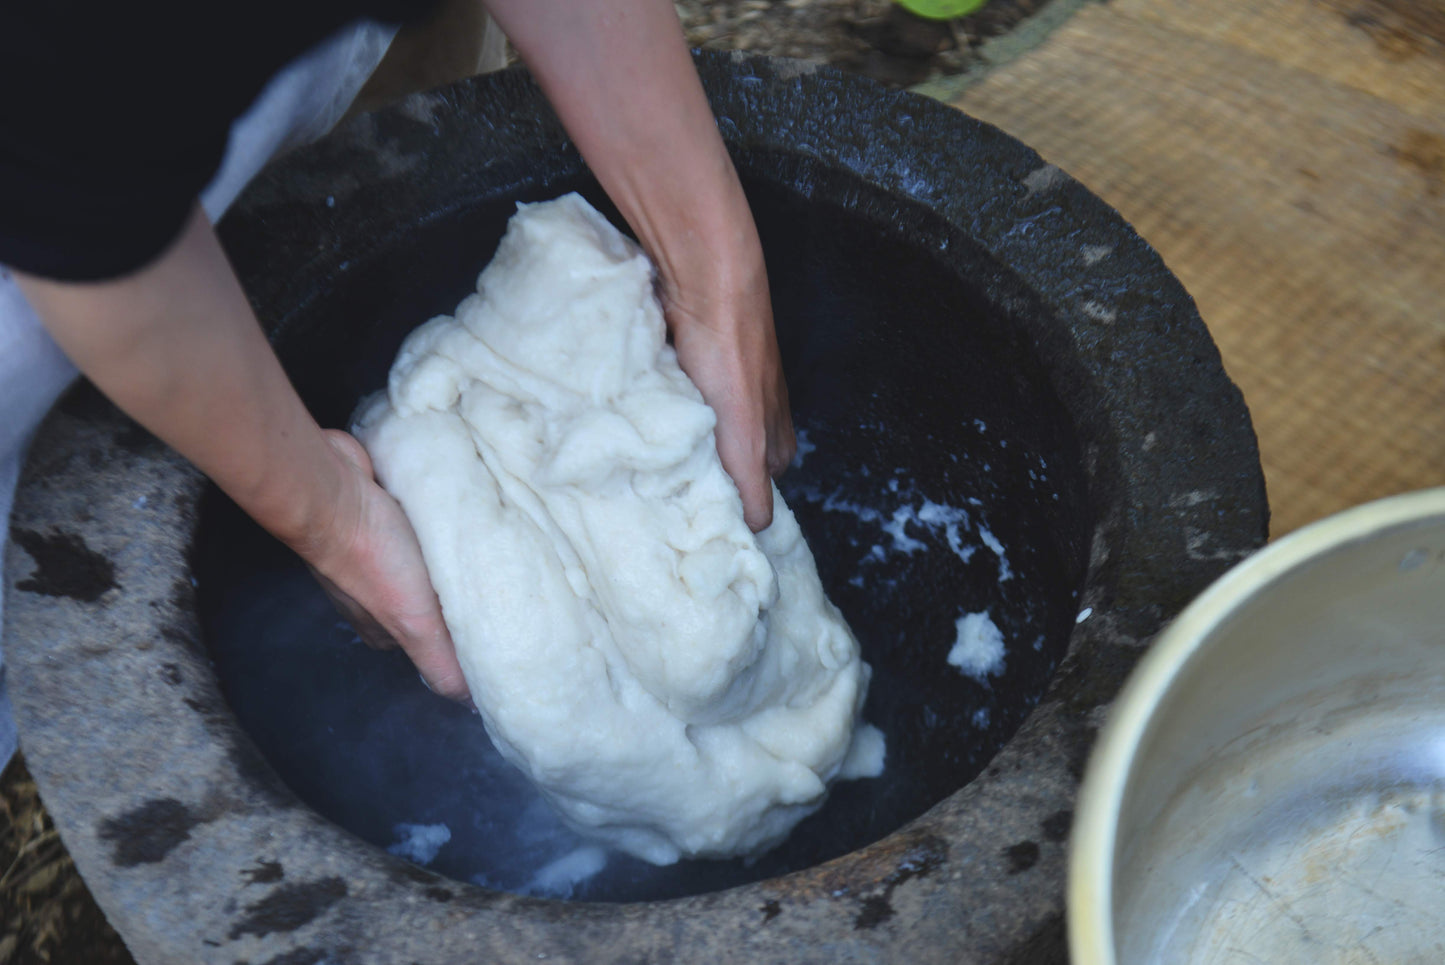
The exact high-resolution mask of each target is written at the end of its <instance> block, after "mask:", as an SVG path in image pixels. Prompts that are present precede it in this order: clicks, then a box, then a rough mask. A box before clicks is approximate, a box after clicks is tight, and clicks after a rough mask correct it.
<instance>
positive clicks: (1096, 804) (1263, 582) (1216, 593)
mask: <svg viewBox="0 0 1445 965" xmlns="http://www.w3.org/2000/svg"><path fill="white" fill-rule="evenodd" d="M1435 517H1439V518H1442V519H1445V486H1441V487H1436V488H1432V489H1423V490H1418V491H1415V492H1409V493H1402V494H1400V495H1396V496H1388V497H1385V498H1383V499H1378V500H1374V501H1373V502H1368V503H1364V504H1362V505H1359V506H1355V507H1352V508H1350V509H1346V510H1343V511H1341V512H1338V513H1335V514H1333V515H1331V516H1327V517H1325V518H1323V519H1320V520H1317V521H1315V522H1313V523H1310V524H1309V525H1307V526H1304V527H1302V528H1300V529H1298V530H1295V531H1294V532H1292V533H1289V534H1287V535H1285V536H1283V537H1281V538H1280V539H1279V540H1277V541H1275V542H1273V543H1271V544H1269V545H1268V546H1266V547H1265V548H1263V549H1261V550H1259V551H1258V552H1257V553H1255V554H1254V555H1253V556H1250V557H1249V558H1247V559H1245V560H1243V561H1242V562H1240V563H1238V564H1236V565H1235V566H1234V567H1232V568H1231V569H1230V570H1229V571H1228V572H1226V573H1225V574H1224V575H1223V576H1221V577H1219V579H1217V580H1216V581H1215V582H1214V583H1212V584H1211V585H1210V586H1209V587H1208V588H1207V589H1206V590H1205V591H1204V592H1203V593H1201V594H1200V595H1199V596H1198V597H1197V598H1196V599H1195V600H1194V601H1193V602H1192V603H1190V604H1189V605H1188V606H1187V607H1186V608H1185V609H1184V610H1183V611H1182V612H1181V613H1180V614H1179V616H1178V617H1177V618H1176V619H1175V620H1174V622H1173V623H1171V624H1169V625H1168V626H1166V627H1165V628H1164V629H1163V630H1162V631H1161V632H1160V634H1159V636H1158V638H1157V639H1156V640H1155V641H1154V643H1153V644H1152V645H1150V647H1149V652H1148V653H1146V654H1145V655H1144V657H1143V659H1141V660H1140V661H1139V664H1138V665H1137V666H1136V667H1135V669H1134V672H1133V673H1132V674H1130V676H1129V679H1128V680H1127V681H1126V682H1125V684H1124V687H1123V688H1122V689H1121V690H1120V692H1119V697H1118V699H1117V700H1116V701H1115V702H1114V704H1113V706H1112V707H1111V708H1110V709H1109V715H1108V719H1107V720H1106V722H1105V724H1104V727H1103V728H1102V729H1101V731H1100V734H1099V740H1098V742H1097V744H1095V746H1094V750H1093V753H1092V754H1091V755H1090V757H1089V762H1088V765H1087V767H1086V768H1085V771H1084V779H1083V784H1082V786H1081V787H1080V790H1079V797H1078V805H1077V807H1076V808H1075V810H1074V822H1073V829H1072V832H1071V834H1070V838H1069V867H1068V879H1067V884H1066V896H1065V910H1066V915H1067V928H1068V944H1069V958H1070V961H1071V962H1073V963H1074V965H1117V962H1118V958H1117V956H1116V954H1115V944H1114V901H1113V886H1114V880H1113V879H1114V857H1115V849H1116V847H1117V845H1118V815H1119V813H1120V810H1121V808H1122V806H1123V801H1124V792H1125V789H1126V788H1127V786H1128V783H1129V779H1130V778H1131V776H1132V774H1133V765H1134V760H1135V755H1136V754H1137V752H1138V749H1139V746H1140V743H1141V742H1142V741H1143V739H1144V737H1145V735H1146V734H1147V733H1148V731H1149V729H1150V726H1151V725H1152V724H1153V722H1154V719H1155V717H1156V716H1157V714H1158V712H1159V711H1160V709H1161V707H1162V705H1163V703H1164V701H1165V699H1166V698H1167V697H1168V696H1169V693H1170V691H1171V690H1172V688H1173V687H1174V685H1175V683H1176V682H1177V681H1178V680H1179V678H1180V676H1181V674H1182V673H1183V672H1184V669H1185V667H1186V666H1187V665H1188V663H1189V662H1190V661H1191V660H1192V659H1193V658H1194V657H1195V656H1196V655H1197V654H1198V653H1200V652H1201V651H1202V650H1203V649H1205V648H1206V647H1207V646H1208V645H1209V644H1210V642H1211V641H1212V640H1213V639H1214V635H1215V633H1216V631H1217V630H1218V629H1219V628H1220V626H1221V625H1222V624H1224V623H1225V622H1226V621H1227V620H1229V619H1230V618H1232V617H1233V616H1234V615H1235V614H1236V613H1238V612H1239V611H1240V610H1241V609H1242V608H1244V607H1245V606H1247V605H1248V604H1250V603H1251V602H1252V601H1254V600H1256V599H1258V598H1259V597H1260V596H1262V595H1263V594H1265V593H1267V592H1269V590H1270V588H1271V587H1273V586H1276V585H1278V584H1279V583H1281V582H1283V581H1284V580H1286V579H1288V578H1290V577H1291V576H1293V575H1295V574H1296V573H1298V572H1299V571H1300V570H1301V569H1303V568H1305V567H1307V566H1308V565H1310V564H1311V563H1313V562H1315V561H1316V560H1318V559H1319V558H1321V557H1323V556H1325V555H1327V554H1329V553H1332V552H1334V551H1336V550H1339V549H1341V548H1343V547H1346V546H1349V545H1351V544H1355V543H1360V542H1364V541H1366V540H1368V539H1371V538H1373V537H1375V536H1378V535H1380V534H1383V533H1386V532H1390V531H1394V530H1398V529H1401V528H1403V527H1406V526H1409V525H1411V524H1416V523H1420V522H1422V521H1425V520H1428V519H1431V518H1435Z"/></svg>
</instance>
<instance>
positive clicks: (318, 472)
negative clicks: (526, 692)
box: [15, 207, 467, 699]
mask: <svg viewBox="0 0 1445 965" xmlns="http://www.w3.org/2000/svg"><path fill="white" fill-rule="evenodd" d="M15 274H16V279H17V281H18V282H19V284H20V287H21V290H22V291H23V292H24V294H25V296H26V298H27V299H28V300H29V301H30V303H31V305H32V306H33V307H34V308H35V310H36V311H37V313H38V314H39V315H40V318H41V320H42V322H43V323H44V324H45V326H46V328H47V330H48V331H49V332H50V334H51V335H52V337H54V338H55V340H56V342H58V343H59V344H60V347H61V348H62V349H64V350H65V352H66V354H67V355H69V356H70V358H71V360H72V361H73V362H75V364H76V366H77V367H78V368H79V369H80V370H81V371H82V372H84V373H85V374H86V375H87V376H88V377H89V378H90V379H91V381H92V382H94V383H95V385H96V386H97V387H98V388H99V389H100V390H101V391H102V392H104V393H105V394H106V395H107V396H108V397H109V398H110V399H111V400H112V401H114V402H115V403H116V404H117V405H118V406H120V407H121V408H122V409H123V410H125V411H126V412H127V413H128V414H129V415H130V416H131V417H132V418H134V419H135V420H136V421H137V422H139V423H140V424H141V425H143V426H145V427H146V428H147V429H149V430H150V431H152V432H154V433H155V434H156V435H157V436H159V437H160V438H161V439H162V440H164V441H165V442H167V443H169V444H170V445H171V446H172V447H174V448H175V449H176V450H177V451H178V452H180V453H181V454H182V455H183V456H185V457H186V458H187V459H189V460H190V461H191V462H192V463H193V464H195V466H196V467H197V468H198V469H200V470H201V471H202V472H204V473H205V474H206V475H207V476H209V477H210V478H211V479H212V480H214V481H215V482H216V484H217V485H218V486H220V487H221V489H223V490H224V491H225V492H226V493H227V495H229V496H230V497H231V498H232V499H234V500H235V501H236V503H237V504H238V505H239V506H240V507H241V509H243V510H244V511H245V512H246V513H247V514H248V515H250V516H251V517H252V518H253V519H255V520H256V521H257V522H258V523H260V524H261V526H262V527H264V528H265V529H266V530H267V531H268V532H270V533H272V534H273V535H274V536H276V537H277V538H278V539H280V540H281V541H282V542H284V543H285V544H286V545H288V546H290V547H291V548H292V549H293V550H295V551H296V552H297V554H298V555H300V556H301V558H302V559H304V560H305V561H306V562H307V564H308V565H309V566H311V567H312V569H313V571H314V572H316V573H317V574H318V576H319V577H320V578H321V580H322V583H323V585H326V586H327V588H328V590H329V591H331V592H332V593H333V597H334V598H337V599H338V603H339V604H340V605H341V606H342V608H343V610H345V611H346V615H347V616H348V617H349V618H350V619H351V620H352V623H353V625H354V626H355V627H356V629H357V630H358V631H359V632H361V633H362V634H363V635H365V636H366V637H367V638H368V642H371V643H373V644H382V643H385V642H386V641H387V640H388V639H390V640H394V641H395V642H396V643H398V644H400V645H401V646H402V648H403V649H405V650H406V652H407V654H408V656H410V657H411V659H412V661H413V662H414V663H415V664H416V666H417V669H418V670H419V671H421V674H422V676H423V678H424V679H426V680H427V682H428V685H429V686H430V687H431V688H432V689H433V690H435V691H437V692H438V693H442V694H444V695H446V696H448V697H452V698H456V699H462V698H465V697H466V696H467V687H466V682H465V681H464V679H463V678H462V673H461V668H460V666H459V665H458V664H457V660H456V655H455V652H454V650H453V648H452V643H451V638H450V636H449V635H448V634H447V630H446V625H445V624H444V623H443V621H442V617H441V609H440V605H439V604H438V603H437V600H436V594H435V593H434V592H433V590H432V588H431V585H430V583H429V582H428V580H427V576H426V568H425V565H424V564H423V562H422V558H421V550H420V548H419V547H418V545H417V542H416V537H415V535H414V534H413V533H412V530H411V527H410V525H409V524H408V523H407V521H406V518H405V516H404V515H403V514H402V512H401V508H400V507H399V506H398V505H397V504H396V502H395V501H394V500H392V499H391V497H390V496H387V495H386V493H385V492H383V491H382V489H381V488H380V487H379V486H378V485H377V484H376V483H375V481H374V480H373V479H372V475H371V464H370V460H369V459H368V458H367V456H366V453H365V450H363V449H362V447H361V445H360V444H359V443H357V442H356V440H354V439H352V438H351V437H350V436H347V435H346V434H345V433H342V432H339V431H335V430H323V429H322V428H321V427H320V426H319V425H317V424H316V422H315V420H314V419H312V418H311V415H310V414H309V413H308V412H307V411H306V408H305V406H304V405H303V404H302V402H301V400H300V398H299V397H298V396H297V395H296V391H295V389H293V388H292V386H291V383H290V382H289V381H288V380H287V378H286V374H285V372H284V371H283V370H282V368H281V365H280V363H279V362H278V361H277V359H276V356H275V354H274V353H273V352H272V351H271V347H270V345H269V344H267V342H266V339H265V336H264V335H263V334H262V332H261V328H260V326H259V325H258V324H257V322H256V318H255V315H254V313H253V312H252V311H251V307H250V304H249V302H247V300H246V296H245V294H244V293H243V292H242V290H241V287H240V283H239V282H238V281H237V280H236V276H235V274H234V272H233V271H232V270H231V266H230V264H229V263H228V261H227V260H226V256H225V253H224V252H223V251H222V249H221V246H220V243H219V241H218V240H217V238H216V235H215V232H214V231H213V230H212V228H211V225H210V222H209V221H208V220H207V219H206V216H205V214H204V213H203V212H202V211H201V210H200V209H199V207H197V208H196V209H195V210H194V211H193V212H192V214H191V217H190V219H189V220H188V221H187V223H186V226H185V228H184V230H183V231H182V233H181V235H180V237H179V238H178V239H177V240H176V241H175V242H174V243H173V244H172V245H171V246H170V247H169V248H168V249H167V250H166V251H165V252H164V253H162V254H161V255H160V256H159V257H158V258H157V259H156V260H155V261H153V262H151V263H150V264H149V265H147V266H146V267H144V268H142V269H141V270H139V271H137V272H135V273H133V274H130V275H126V276H124V277H121V278H117V279H111V280H107V281H100V282H83V283H75V282H58V281H53V280H49V279H44V278H39V277H35V276H31V275H26V274H24V273H20V272H17V273H15ZM338 594H339V597H338ZM358 601H359V602H358Z"/></svg>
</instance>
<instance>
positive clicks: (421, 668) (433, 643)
mask: <svg viewBox="0 0 1445 965" xmlns="http://www.w3.org/2000/svg"><path fill="white" fill-rule="evenodd" d="M399 642H400V643H401V648H402V649H403V650H405V651H406V655H407V656H408V657H410V658H411V662H412V663H413V664H414V665H415V666H416V669H417V672H418V673H420V674H421V676H422V679H423V680H424V681H426V685H427V686H428V687H429V688H431V690H432V692H433V693H437V694H440V695H441V696H443V697H446V698H448V699H450V700H457V701H462V702H466V701H469V700H470V699H471V690H470V689H469V688H468V687H467V678H466V677H465V676H464V675H463V674H462V665H461V664H460V663H458V662H457V654H456V649H455V648H454V647H453V646H452V640H451V636H450V635H449V634H448V633H447V631H446V626H445V625H442V626H440V627H439V628H437V627H433V628H431V629H425V630H420V631H419V632H418V631H413V632H411V633H408V634H405V635H404V636H403V639H401V640H400V641H399Z"/></svg>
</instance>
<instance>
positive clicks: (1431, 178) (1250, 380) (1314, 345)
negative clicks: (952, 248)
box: [954, 0, 1445, 536]
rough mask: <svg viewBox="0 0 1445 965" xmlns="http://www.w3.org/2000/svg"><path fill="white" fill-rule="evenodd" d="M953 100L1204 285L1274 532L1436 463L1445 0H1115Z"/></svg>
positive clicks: (1444, 384) (1188, 282) (1427, 479)
mask: <svg viewBox="0 0 1445 965" xmlns="http://www.w3.org/2000/svg"><path fill="white" fill-rule="evenodd" d="M954 103H955V104H956V105H957V106H959V107H961V108H962V109H964V110H966V111H968V112H969V113H971V114H973V115H975V116H977V117H979V118H982V119H983V120H986V121H989V122H990V123H993V124H996V125H998V126H999V127H1001V128H1003V129H1004V130H1006V131H1008V132H1009V133H1011V134H1013V135H1015V136H1016V137H1018V138H1020V139H1021V140H1023V141H1024V142H1026V143H1028V144H1030V145H1031V146H1033V147H1034V148H1036V149H1037V150H1038V151H1039V152H1040V153H1041V154H1043V155H1044V156H1045V157H1046V158H1048V159H1049V160H1050V161H1052V162H1054V163H1056V164H1058V165H1059V166H1060V167H1062V168H1063V169H1065V170H1066V171H1068V172H1070V173H1071V174H1072V175H1074V176H1075V177H1076V178H1078V179H1079V180H1080V181H1082V182H1083V183H1085V184H1086V185H1088V186H1089V187H1090V188H1091V189H1093V190H1094V191H1095V192H1096V193H1098V194H1099V195H1100V196H1101V197H1103V198H1104V200H1105V201H1107V202H1109V203H1110V204H1111V205H1113V206H1114V207H1115V208H1116V209H1118V210H1119V211H1120V212H1121V213H1122V214H1123V215H1124V217H1125V218H1127V219H1128V220H1129V221H1131V222H1132V223H1133V224H1134V225H1135V227H1136V228H1138V230H1139V232H1140V234H1142V235H1143V236H1144V237H1145V238H1146V239H1147V240H1148V241H1149V242H1150V243H1151V244H1153V245H1154V247H1155V248H1157V249H1158V250H1159V252H1160V253H1161V254H1162V255H1163V256H1164V260H1165V261H1166V262H1167V263H1168V264H1169V266H1170V267H1171V268H1172V269H1173V270H1174V272H1175V273H1176V274H1177V275H1178V276H1179V278H1180V279H1181V280H1182V281H1183V283H1184V285H1185V287H1186V288H1187V289H1188V290H1189V291H1190V293H1191V294H1193V296H1194V297H1195V300H1196V301H1197V302H1198V304H1199V309H1200V312H1201V314H1202V315H1203V316H1204V319H1205V321H1206V322H1207V323H1208V325H1209V327H1210V330H1211V331H1212V332H1213V334H1214V337H1215V340H1216V341H1217V342H1218V344H1219V347H1220V351H1221V353H1222V354H1223V356H1224V362H1225V367H1226V368H1227V369H1228V371H1229V373H1230V375H1231V376H1232V377H1233V378H1234V380H1235V381H1236V382H1237V383H1238V384H1239V386H1240V388H1241V389H1242V390H1243V391H1244V394H1245V398H1246V400H1247V401H1248V402H1249V405H1250V410H1251V412H1252V414H1253V416H1254V421H1255V428H1256V430H1257V432H1258V434H1259V439H1260V449H1261V453H1262V458H1263V462H1264V469H1265V476H1266V480H1267V482H1268V485H1269V490H1270V503H1271V506H1272V509H1273V513H1274V523H1273V527H1272V529H1273V534H1274V535H1276V536H1278V535H1281V534H1283V533H1286V532H1288V531H1290V530H1292V529H1295V528H1297V527H1299V526H1301V525H1303V524H1305V523H1307V522H1310V521H1311V520H1314V519H1317V518H1319V517H1321V516H1324V515H1328V514H1330V513H1333V512H1336V511H1338V510H1340V509H1344V508H1346V507H1348V506H1351V505H1355V504H1357V503H1361V502H1365V501H1368V500H1370V499H1375V498H1378V497H1381V496H1386V495H1390V494H1392V493H1398V492H1403V491H1406V490H1412V489H1420V488H1424V487H1428V486H1434V485H1440V484H1445V3H1442V2H1441V0H1112V2H1110V3H1108V4H1107V5H1090V6H1087V7H1085V8H1084V9H1082V10H1081V11H1080V12H1079V13H1078V14H1077V15H1076V16H1075V17H1074V18H1073V19H1071V20H1070V21H1069V22H1068V23H1067V24H1065V25H1064V26H1063V27H1062V28H1060V29H1059V30H1058V31H1057V32H1056V33H1055V34H1053V35H1052V36H1051V37H1050V38H1049V40H1048V41H1046V42H1045V43H1044V44H1043V45H1042V46H1040V47H1039V48H1038V49H1036V50H1034V51H1032V52H1030V53H1029V54H1027V55H1025V56H1024V57H1022V58H1021V59H1019V60H1017V61H1015V62H1014V63H1012V64H1009V65H1007V66H1005V67H1003V68H1001V69H999V70H998V71H996V72H995V73H993V74H991V75H990V76H988V77H987V78H986V79H984V80H983V81H982V82H980V83H979V84H977V85H975V86H973V87H971V88H969V89H968V90H966V91H964V92H963V93H962V94H960V95H959V96H957V97H956V99H955V100H954Z"/></svg>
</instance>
